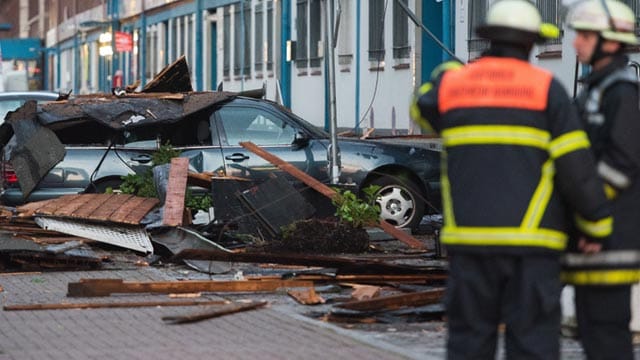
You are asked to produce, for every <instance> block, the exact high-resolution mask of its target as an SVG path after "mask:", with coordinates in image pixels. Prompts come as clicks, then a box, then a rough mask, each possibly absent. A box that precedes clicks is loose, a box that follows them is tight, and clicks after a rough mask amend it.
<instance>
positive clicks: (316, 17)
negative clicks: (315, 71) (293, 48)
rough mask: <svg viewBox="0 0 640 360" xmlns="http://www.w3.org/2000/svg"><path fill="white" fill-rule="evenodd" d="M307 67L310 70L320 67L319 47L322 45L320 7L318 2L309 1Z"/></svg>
mask: <svg viewBox="0 0 640 360" xmlns="http://www.w3.org/2000/svg"><path fill="white" fill-rule="evenodd" d="M309 14H310V15H309V61H310V63H309V65H310V66H311V67H312V68H318V67H320V64H321V63H322V57H321V56H320V54H321V50H320V49H319V47H320V46H321V45H322V43H321V42H320V37H321V36H322V23H321V21H322V7H321V4H320V0H311V1H310V3H309Z"/></svg>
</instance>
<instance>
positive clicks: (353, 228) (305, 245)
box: [274, 186, 380, 254]
mask: <svg viewBox="0 0 640 360" xmlns="http://www.w3.org/2000/svg"><path fill="white" fill-rule="evenodd" d="M378 190H379V187H378V186H370V187H368V188H366V189H364V190H363V193H364V197H363V198H359V197H357V196H356V195H355V194H354V193H353V192H351V191H349V190H344V191H342V190H336V195H335V196H334V198H333V199H332V202H333V205H334V206H335V207H336V212H335V216H336V219H334V220H323V219H309V220H301V221H296V222H294V223H291V224H289V225H288V226H285V227H283V228H282V229H281V230H282V239H281V241H279V242H277V243H275V244H274V245H275V247H276V249H277V250H285V251H291V252H305V253H320V254H324V253H343V252H344V253H358V252H363V251H366V250H367V248H368V247H369V236H368V234H367V232H366V231H365V229H364V227H366V226H371V225H374V224H376V223H377V222H378V221H379V220H378V219H379V217H380V207H379V206H378V205H377V204H376V203H375V196H376V193H377V192H378Z"/></svg>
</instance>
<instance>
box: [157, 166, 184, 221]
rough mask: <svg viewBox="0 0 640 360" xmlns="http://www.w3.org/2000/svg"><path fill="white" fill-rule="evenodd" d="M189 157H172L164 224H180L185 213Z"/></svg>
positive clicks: (163, 218)
mask: <svg viewBox="0 0 640 360" xmlns="http://www.w3.org/2000/svg"><path fill="white" fill-rule="evenodd" d="M188 171H189V159H187V158H183V157H177V158H173V159H171V168H170V169H169V181H168V183H167V196H166V199H165V202H164V214H163V217H162V224H163V225H167V226H180V225H182V219H183V214H184V197H185V195H186V193H187V174H188Z"/></svg>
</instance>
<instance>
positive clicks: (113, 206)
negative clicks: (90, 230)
mask: <svg viewBox="0 0 640 360" xmlns="http://www.w3.org/2000/svg"><path fill="white" fill-rule="evenodd" d="M132 197H133V195H128V194H114V196H112V197H111V198H109V201H106V202H105V203H103V204H102V206H100V207H99V208H98V209H96V211H94V212H93V214H91V220H99V221H106V220H111V215H112V214H113V213H114V212H115V211H116V210H118V209H119V208H120V207H121V206H123V205H124V204H125V203H126V202H127V201H128V200H129V199H131V198H132Z"/></svg>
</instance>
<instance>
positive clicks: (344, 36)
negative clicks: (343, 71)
mask: <svg viewBox="0 0 640 360" xmlns="http://www.w3.org/2000/svg"><path fill="white" fill-rule="evenodd" d="M352 4H353V2H351V1H344V2H341V3H340V6H341V11H342V15H341V20H340V22H341V24H340V31H339V32H338V64H340V65H349V64H351V62H352V60H353V45H352V37H353V33H352V29H351V23H350V22H351V21H352V17H353V16H352V13H353V11H352V7H353V5H352Z"/></svg>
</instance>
